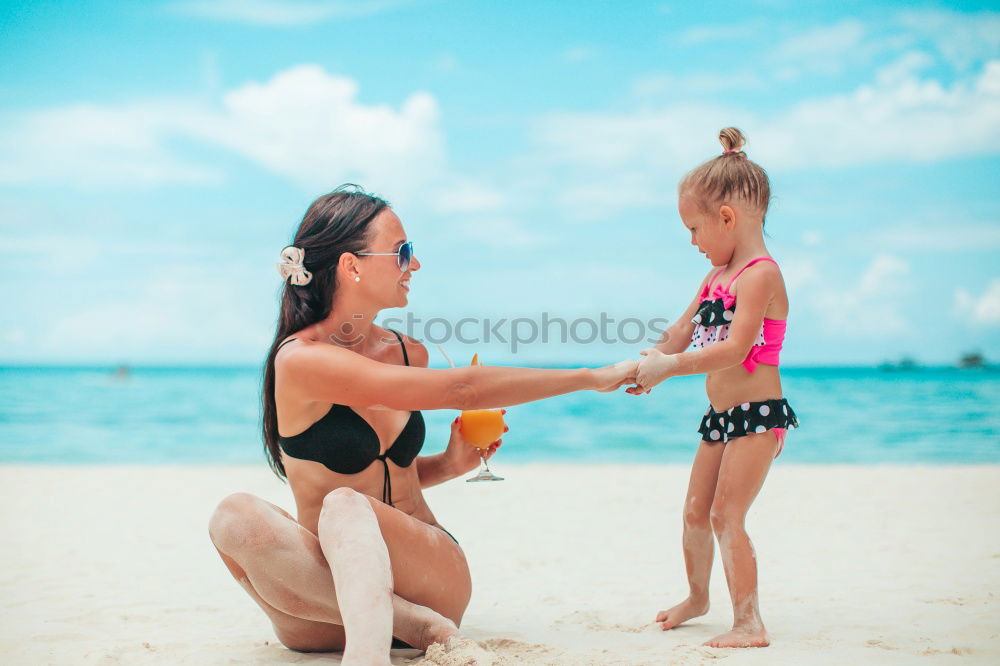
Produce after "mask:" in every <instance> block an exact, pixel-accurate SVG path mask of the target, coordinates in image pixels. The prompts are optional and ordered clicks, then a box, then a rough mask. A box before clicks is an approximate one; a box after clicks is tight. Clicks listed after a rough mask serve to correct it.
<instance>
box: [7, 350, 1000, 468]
mask: <svg viewBox="0 0 1000 666" xmlns="http://www.w3.org/2000/svg"><path fill="white" fill-rule="evenodd" d="M580 365H581V366H591V367H592V366H593V365H594V363H593V362H592V361H591V362H590V363H581V364H580ZM548 367H580V366H576V365H573V364H558V365H550V366H548ZM782 382H783V386H784V389H785V397H787V398H788V400H789V402H790V404H791V405H792V407H793V408H794V409H795V411H796V413H797V414H798V416H799V420H800V423H801V428H799V429H798V430H794V431H792V432H791V433H789V436H788V440H787V443H786V445H785V448H784V451H783V453H782V454H781V457H780V458H779V461H781V462H796V463H817V464H845V463H846V464H889V463H903V464H975V463H1000V415H998V414H997V412H996V410H995V409H994V406H995V405H996V404H998V403H1000V368H997V367H996V366H989V367H984V368H964V369H959V368H956V367H946V366H937V367H925V366H916V367H912V368H899V367H882V368H879V367H870V366H840V367H836V366H835V367H830V366H825V367H819V366H817V367H783V368H782ZM259 390H260V369H259V366H255V365H230V366H222V365H220V366H205V365H162V366H161V365H134V366H127V367H126V368H125V369H124V370H121V371H119V368H118V366H115V365H114V364H86V365H66V364H60V365H55V364H53V365H11V364H8V365H4V366H0V463H5V464H11V463H54V464H108V463H125V464H136V463H138V464H142V463H150V464H169V463H183V464H198V463H245V464H255V463H259V464H262V465H263V464H266V463H265V459H264V455H263V445H262V439H261V434H260V427H259V423H260V403H259ZM706 407H707V399H706V398H705V392H704V378H703V377H679V378H675V379H671V380H669V381H668V382H666V383H664V384H662V385H661V386H659V387H657V389H656V390H654V391H653V392H652V393H651V394H649V395H646V396H638V397H637V396H631V395H627V394H624V393H623V392H618V393H613V394H603V393H596V392H593V391H584V392H578V393H573V394H569V395H565V396H559V397H555V398H549V399H547V400H543V401H539V402H535V403H530V404H526V405H519V406H514V407H511V408H509V409H508V414H507V422H508V425H509V426H510V428H511V430H510V432H509V433H508V434H507V436H506V437H505V438H504V446H503V448H502V449H501V451H500V453H499V454H498V455H497V458H496V459H495V461H496V464H497V465H498V466H499V467H502V465H503V463H504V462H505V461H509V462H512V463H514V462H536V461H546V462H567V463H635V464H643V463H645V464H648V463H690V461H691V459H692V457H693V455H694V451H695V448H696V446H697V443H698V440H699V436H698V434H697V432H696V430H697V426H698V424H699V420H700V418H701V416H702V414H703V413H704V411H705V409H706ZM456 413H457V412H456V411H455V410H436V411H427V412H424V417H425V419H426V422H427V440H426V442H425V445H424V450H423V453H425V454H433V453H437V452H439V451H441V450H443V449H444V447H445V445H446V443H447V439H448V434H449V424H450V421H451V419H453V418H454V416H455V414H456Z"/></svg>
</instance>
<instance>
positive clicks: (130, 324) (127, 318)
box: [8, 265, 271, 362]
mask: <svg viewBox="0 0 1000 666" xmlns="http://www.w3.org/2000/svg"><path fill="white" fill-rule="evenodd" d="M204 276H205V272H204V267H203V266H198V265H191V266H183V265H176V266H172V267H170V268H169V270H168V269H160V270H159V271H157V273H156V274H155V275H152V276H150V277H149V279H148V280H147V281H145V282H141V283H138V284H136V283H131V282H129V283H125V284H122V285H121V287H120V288H119V289H116V291H115V294H114V296H112V298H110V299H108V300H106V301H104V302H94V303H87V304H86V305H78V306H76V307H74V306H73V305H68V306H65V307H64V308H63V310H62V312H61V313H60V315H59V316H56V317H53V318H51V319H50V320H49V321H46V323H45V326H44V327H41V329H40V331H39V333H38V335H37V336H34V337H33V339H32V340H30V341H28V342H24V343H23V344H22V345H21V349H20V350H18V351H19V353H20V355H21V356H22V357H24V356H28V357H36V358H56V359H59V358H68V357H74V358H78V359H79V358H88V359H95V360H98V359H99V360H114V359H121V360H123V361H133V360H137V361H148V360H150V357H151V356H152V357H155V358H158V359H161V360H163V359H188V360H189V359H192V358H201V359H204V360H208V361H210V362H211V361H218V362H227V361H228V362H232V361H234V360H245V359H246V358H249V357H251V356H252V355H253V354H259V353H260V350H261V349H265V348H266V346H267V344H268V342H269V340H268V333H269V330H270V327H269V326H268V325H267V317H268V315H270V314H271V313H264V312H263V310H264V309H265V308H261V310H260V311H259V312H256V311H252V310H251V309H249V307H248V306H252V299H251V300H249V301H248V299H245V298H243V297H242V296H241V294H244V293H245V292H246V288H245V284H240V282H239V280H235V279H227V280H224V281H222V280H216V281H212V282H210V283H208V282H206V280H205V277H204ZM220 303H225V304H226V305H225V307H219V304H220ZM109 326H111V327H113V333H114V334H113V335H110V334H109V330H110V329H109ZM9 335H11V333H10V332H8V336H9ZM220 353H221V355H220Z"/></svg>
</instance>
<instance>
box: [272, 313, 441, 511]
mask: <svg viewBox="0 0 1000 666" xmlns="http://www.w3.org/2000/svg"><path fill="white" fill-rule="evenodd" d="M390 330H391V329H390ZM392 332H393V333H394V334H395V335H396V338H397V339H398V340H399V344H400V346H401V347H402V349H403V362H404V363H405V364H406V365H410V358H409V356H408V355H407V353H406V345H405V344H403V338H402V337H400V335H399V333H396V331H392ZM295 339H296V338H289V339H287V340H285V341H284V342H282V343H281V345H278V349H281V347H282V346H283V345H285V344H288V343H289V342H291V341H292V340H295ZM278 444H279V445H280V446H281V448H282V450H283V451H284V452H285V455H287V456H290V457H292V458H298V459H300V460H312V461H315V462H318V463H322V464H323V465H325V466H326V467H327V468H328V469H330V470H331V471H334V472H337V473H338V474H357V473H359V472H363V471H364V470H366V469H368V467H369V466H370V465H371V464H372V463H374V462H375V461H376V460H381V461H382V465H383V466H384V467H385V481H384V485H383V488H382V501H383V502H385V503H386V504H388V505H390V506H392V482H391V481H390V479H389V463H387V462H386V459H387V458H388V459H389V460H391V461H392V462H393V463H394V464H396V465H398V466H399V467H409V466H410V465H411V464H412V463H413V460H414V459H415V458H416V457H417V454H418V453H420V449H421V448H423V446H424V417H423V415H422V414H421V413H420V412H410V418H409V420H408V421H407V422H406V425H405V426H404V427H403V430H402V431H401V432H400V433H399V436H397V437H396V441H394V442H393V443H392V445H391V446H390V447H389V448H388V449H386V451H385V453H383V454H381V455H379V450H380V448H381V444H380V443H379V440H378V435H377V434H376V433H375V430H374V429H373V428H372V427H371V425H370V424H369V423H368V421H366V420H364V419H363V418H362V417H361V415H360V414H358V413H357V412H355V411H354V410H353V409H351V408H350V407H348V406H347V405H336V404H334V405H331V406H330V411H328V412H327V413H326V414H324V415H323V417H322V418H321V419H320V420H318V421H316V422H315V423H313V424H312V425H311V426H309V427H308V428H306V429H305V430H304V431H302V432H300V433H299V434H297V435H292V436H291V437H282V436H280V435H279V436H278Z"/></svg>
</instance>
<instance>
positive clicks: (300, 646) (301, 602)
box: [209, 493, 471, 652]
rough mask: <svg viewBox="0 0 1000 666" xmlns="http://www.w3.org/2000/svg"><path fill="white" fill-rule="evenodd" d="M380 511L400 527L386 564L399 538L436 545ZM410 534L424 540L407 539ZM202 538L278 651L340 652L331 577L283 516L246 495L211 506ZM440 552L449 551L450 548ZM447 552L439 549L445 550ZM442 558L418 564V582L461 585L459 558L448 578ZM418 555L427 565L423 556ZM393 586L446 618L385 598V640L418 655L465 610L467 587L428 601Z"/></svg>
mask: <svg viewBox="0 0 1000 666" xmlns="http://www.w3.org/2000/svg"><path fill="white" fill-rule="evenodd" d="M372 501H373V502H375V500H372ZM377 504H379V505H381V503H378V502H377ZM381 506H383V507H385V510H387V511H392V512H394V513H396V514H399V515H400V516H401V517H402V518H403V519H406V520H403V519H397V520H395V521H390V522H391V523H392V524H391V526H390V527H391V530H392V531H393V532H395V534H393V535H391V539H390V541H387V545H389V546H390V547H389V550H390V556H392V554H393V550H394V544H395V543H396V542H398V541H400V539H401V538H402V539H404V540H405V541H407V542H417V543H423V542H427V541H431V542H432V545H438V544H437V542H434V539H436V534H434V533H436V532H440V530H438V529H436V528H433V527H430V526H429V525H426V524H424V523H421V522H420V521H418V520H416V519H414V518H411V517H410V516H406V515H405V514H402V513H401V512H399V511H396V510H395V509H392V508H391V507H387V506H385V505H381ZM408 521H409V522H408ZM410 532H430V534H429V535H428V534H422V535H421V534H417V535H416V536H414V535H413V534H409V533H410ZM209 534H210V536H211V538H212V541H213V543H214V544H215V546H216V549H217V550H218V551H219V553H220V555H222V559H223V561H224V562H225V564H226V566H227V567H228V568H229V570H230V571H231V572H232V574H233V576H234V577H235V578H236V579H237V581H238V582H239V583H240V585H241V586H242V587H243V588H244V589H245V590H246V591H247V592H248V593H249V594H250V596H251V597H252V598H253V599H254V601H255V602H257V604H258V605H259V606H260V607H261V608H262V609H263V610H264V612H265V613H266V614H267V615H268V617H269V618H270V619H271V621H272V623H273V624H274V628H275V633H276V634H277V636H278V639H279V640H281V642H282V643H284V644H285V645H286V646H288V647H289V648H291V649H294V650H300V651H305V652H313V651H316V652H319V651H331V650H340V649H343V647H344V630H343V626H342V624H343V618H342V616H341V612H340V607H339V605H338V604H337V595H336V592H335V587H334V581H333V575H332V572H331V570H330V566H329V564H328V563H327V560H326V557H325V556H324V555H323V551H322V547H321V546H320V543H319V540H318V539H317V537H316V535H314V534H312V533H311V532H309V531H308V530H307V529H305V528H304V527H302V525H300V524H299V523H298V522H297V521H296V520H295V519H294V518H292V516H290V515H289V514H288V513H287V512H286V511H284V510H282V509H281V508H279V507H277V506H275V505H273V504H271V503H269V502H265V501H264V500H262V499H260V498H258V497H254V496H253V495H250V494H247V493H236V494H234V495H230V496H229V497H227V498H225V499H224V500H223V501H222V502H221V503H220V504H219V506H218V508H217V509H216V510H215V513H214V514H213V515H212V519H211V521H210V523H209ZM442 534H443V533H442ZM383 536H385V535H384V534H383ZM421 537H422V538H421ZM448 544H451V545H452V546H453V547H454V548H456V549H457V546H454V544H453V543H452V542H451V541H450V540H448ZM448 544H443V545H444V546H445V547H446V548H447V546H448ZM439 550H445V548H441V549H439ZM449 550H450V549H449ZM444 554H445V557H437V558H434V557H431V558H430V562H425V564H426V567H425V571H424V573H425V575H424V579H425V581H424V582H427V581H429V582H430V583H434V582H436V581H437V580H438V579H439V578H442V577H443V578H446V579H448V580H456V579H457V580H458V581H459V582H461V580H462V579H463V577H464V579H465V580H468V567H467V566H466V565H465V562H464V558H462V559H461V562H460V564H461V567H460V568H458V570H457V571H456V570H455V569H456V568H455V564H454V563H455V558H454V555H453V553H451V552H448V551H447V550H445V553H444ZM418 555H424V557H427V555H426V553H418ZM438 562H442V563H444V564H445V565H450V566H451V569H444V568H441V567H438V566H436V564H437V563H438ZM404 573H406V574H408V573H409V572H408V571H407V572H404ZM394 578H395V580H396V584H397V586H399V585H400V584H402V585H403V587H404V588H405V589H406V591H407V592H415V593H416V594H417V596H418V597H420V598H421V599H427V603H429V604H430V605H432V606H437V607H438V608H440V609H441V610H443V612H444V613H445V614H447V617H443V616H442V614H439V613H438V612H436V611H435V610H432V609H431V608H429V607H426V606H423V605H420V604H419V603H411V602H409V601H407V600H405V599H403V598H401V597H400V596H399V595H393V597H392V607H393V635H395V636H398V637H399V638H401V639H403V640H404V641H406V642H407V643H409V644H410V645H413V646H414V647H417V648H420V649H424V648H426V647H427V646H428V645H429V644H430V643H432V642H440V641H443V640H445V639H447V638H448V637H449V636H451V635H453V634H455V633H456V631H457V630H456V628H455V620H460V619H461V614H462V612H464V610H465V606H466V605H467V604H468V597H469V594H470V590H471V583H470V587H469V589H463V588H462V586H461V584H458V585H452V586H450V587H449V589H448V590H447V592H446V593H445V594H442V595H437V596H434V595H427V594H423V595H421V592H423V590H422V589H421V587H420V586H419V585H418V586H414V585H413V584H412V583H411V582H410V581H407V580H406V579H405V577H404V576H400V575H399V573H395V574H394ZM456 609H457V612H456ZM449 618H450V619H449Z"/></svg>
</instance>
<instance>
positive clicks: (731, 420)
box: [628, 127, 798, 647]
mask: <svg viewBox="0 0 1000 666" xmlns="http://www.w3.org/2000/svg"><path fill="white" fill-rule="evenodd" d="M719 140H720V141H721V142H722V146H723V152H722V154H721V155H719V156H717V157H715V158H714V159H711V160H709V161H708V162H705V163H704V164H702V165H701V166H699V167H698V168H696V169H695V170H693V171H691V172H690V173H689V174H688V175H687V176H685V177H684V179H683V180H682V181H681V183H680V187H679V188H678V195H679V196H678V209H679V211H680V216H681V220H682V221H683V222H684V226H685V227H687V229H688V230H689V231H690V232H691V244H692V245H694V246H696V247H697V248H698V251H699V252H702V253H703V254H705V256H706V257H707V258H708V260H709V261H710V262H712V270H711V271H710V272H709V274H708V275H707V276H706V277H705V279H704V280H702V283H701V286H700V287H699V289H698V294H697V296H695V298H694V300H692V301H691V304H690V305H689V306H688V308H687V310H685V311H684V314H683V315H682V316H681V317H680V318H678V319H677V322H676V323H675V324H674V325H673V326H671V327H670V328H668V329H667V330H666V331H665V332H664V334H663V336H662V337H661V339H660V341H659V342H658V343H657V344H656V345H655V346H653V347H652V348H650V349H646V350H644V351H642V352H641V353H642V355H643V356H645V358H644V359H643V360H642V362H641V363H640V364H639V373H638V377H637V386H636V387H633V388H631V389H628V390H629V392H630V393H633V394H638V393H643V392H649V390H650V389H651V388H652V387H653V386H655V385H657V384H659V383H660V382H662V381H663V380H665V379H667V378H668V377H675V376H678V375H694V374H701V373H705V374H707V375H708V376H707V380H706V388H707V392H708V399H709V402H710V403H711V404H710V405H709V408H708V411H707V412H705V416H704V418H703V419H702V421H701V427H700V428H699V429H698V432H700V433H701V439H702V441H701V443H700V444H699V445H698V452H697V453H696V454H695V458H694V466H693V467H692V469H691V480H690V483H689V485H688V491H687V498H686V500H685V504H684V561H685V564H686V565H687V577H688V584H689V586H690V589H691V591H690V594H689V595H688V597H687V599H685V600H684V601H682V602H681V603H679V604H677V605H676V606H674V607H673V608H671V609H669V610H665V611H661V612H660V614H659V615H657V616H656V621H657V622H659V623H660V625H661V626H662V627H663V629H664V630H667V629H672V628H674V627H676V626H677V625H679V624H680V623H682V622H686V621H687V620H690V619H691V618H694V617H698V616H700V615H704V614H705V613H706V612H708V580H709V576H710V574H711V572H712V554H713V553H712V551H713V540H712V534H713V532H714V534H715V536H716V537H717V538H718V540H719V551H720V553H721V555H722V563H723V566H724V569H725V572H726V582H727V583H728V584H729V595H730V597H731V598H732V602H733V616H734V619H733V629H732V631H729V632H727V633H724V634H722V635H720V636H716V637H715V638H713V639H711V640H709V641H707V642H706V643H705V645H708V646H711V647H764V646H766V645H768V642H769V641H768V637H767V632H766V631H765V630H764V623H763V622H762V621H761V618H760V609H759V608H758V604H757V562H756V557H755V555H754V549H753V545H752V544H751V543H750V537H749V536H747V533H746V528H745V526H744V519H745V518H746V514H747V510H748V509H749V508H750V504H751V503H752V502H753V500H754V498H755V497H756V496H757V493H758V492H759V491H760V488H761V486H762V485H763V483H764V477H766V476H767V472H768V469H769V468H770V466H771V461H772V460H773V459H774V458H775V457H776V456H777V455H778V453H780V452H781V448H782V446H783V444H784V440H785V433H786V431H787V430H789V429H791V428H794V427H796V426H798V421H797V420H796V418H795V413H794V412H793V411H792V408H791V407H789V405H788V402H787V401H786V400H785V399H784V398H783V397H782V392H781V378H780V376H779V374H778V354H779V352H780V351H781V344H782V341H783V340H784V337H785V318H786V317H787V316H788V295H787V294H786V293H785V285H784V282H783V280H782V278H781V271H779V270H778V266H777V264H776V263H775V261H774V259H772V258H771V257H770V255H769V254H768V251H767V248H766V247H765V246H764V235H763V230H764V215H765V214H766V213H767V206H768V202H769V200H770V196H771V193H770V186H769V184H768V179H767V174H766V173H765V172H764V169H762V168H761V167H760V166H759V165H757V164H755V163H754V162H752V161H750V160H749V159H748V158H747V156H746V153H744V152H743V151H742V150H741V148H742V147H743V144H744V143H745V141H746V139H745V138H744V136H743V134H742V133H741V132H740V131H739V130H738V129H735V128H732V127H729V128H726V129H724V130H722V131H721V132H720V133H719ZM737 302H738V303H739V307H736V305H737ZM691 345H693V346H694V347H695V349H694V350H692V351H684V350H685V349H686V348H687V347H688V346H691Z"/></svg>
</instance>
